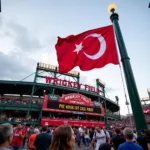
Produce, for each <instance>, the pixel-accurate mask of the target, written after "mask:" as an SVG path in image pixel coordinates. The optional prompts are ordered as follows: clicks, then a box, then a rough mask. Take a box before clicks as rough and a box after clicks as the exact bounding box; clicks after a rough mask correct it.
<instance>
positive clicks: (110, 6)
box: [108, 4, 117, 13]
mask: <svg viewBox="0 0 150 150" xmlns="http://www.w3.org/2000/svg"><path fill="white" fill-rule="evenodd" d="M116 8H117V7H116V5H115V4H110V5H109V6H108V12H110V13H111V12H112V13H114V12H115V10H116Z"/></svg>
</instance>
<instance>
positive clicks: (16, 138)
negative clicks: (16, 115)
mask: <svg viewBox="0 0 150 150" xmlns="http://www.w3.org/2000/svg"><path fill="white" fill-rule="evenodd" d="M24 136H25V135H24V132H23V130H22V125H21V124H18V125H17V128H16V129H15V130H14V135H13V140H12V150H21V149H22V146H23V139H24Z"/></svg>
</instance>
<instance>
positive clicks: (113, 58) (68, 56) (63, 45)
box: [55, 25, 119, 73]
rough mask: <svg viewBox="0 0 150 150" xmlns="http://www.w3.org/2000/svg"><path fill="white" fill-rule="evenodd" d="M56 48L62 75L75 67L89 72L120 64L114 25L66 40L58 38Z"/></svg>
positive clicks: (71, 36) (72, 36)
mask: <svg viewBox="0 0 150 150" xmlns="http://www.w3.org/2000/svg"><path fill="white" fill-rule="evenodd" d="M55 47H56V51H57V59H58V63H59V72H60V73H67V72H68V71H70V70H72V69H73V68H74V67H75V66H79V67H80V69H81V70H82V71H88V70H92V69H94V68H102V67H104V66H105V65H106V64H109V63H112V64H115V65H117V64H119V62H118V55H117V50H116V45H115V38H114V32H113V26H112V25H110V26H106V27H102V28H98V29H93V30H89V31H86V32H83V33H81V34H78V35H70V36H68V37H66V38H60V37H58V41H57V44H56V46H55Z"/></svg>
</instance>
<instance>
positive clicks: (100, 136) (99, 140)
mask: <svg viewBox="0 0 150 150" xmlns="http://www.w3.org/2000/svg"><path fill="white" fill-rule="evenodd" d="M93 142H96V150H98V149H99V147H100V145H101V144H103V143H106V135H105V133H104V131H103V130H102V129H101V128H100V127H97V128H96V132H95V133H94V136H93V140H92V143H93ZM92 143H91V144H92Z"/></svg>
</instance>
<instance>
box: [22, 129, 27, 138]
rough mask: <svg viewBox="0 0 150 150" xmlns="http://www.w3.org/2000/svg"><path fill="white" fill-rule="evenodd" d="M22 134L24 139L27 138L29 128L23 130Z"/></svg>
mask: <svg viewBox="0 0 150 150" xmlns="http://www.w3.org/2000/svg"><path fill="white" fill-rule="evenodd" d="M22 134H23V136H24V137H26V136H27V128H24V129H22Z"/></svg>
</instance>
